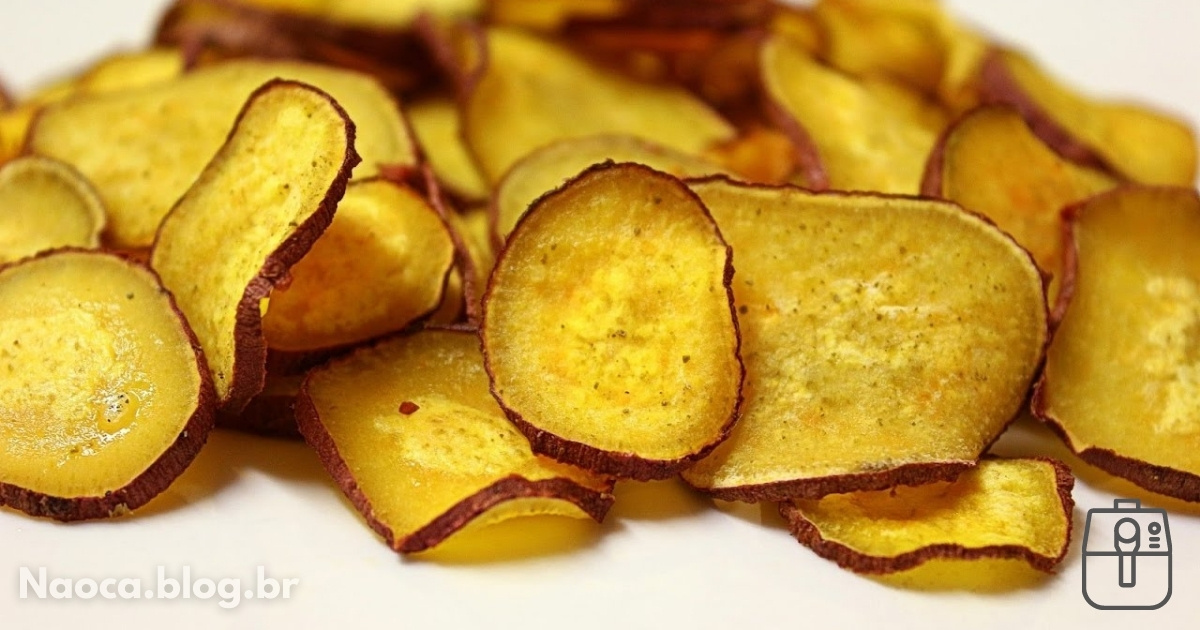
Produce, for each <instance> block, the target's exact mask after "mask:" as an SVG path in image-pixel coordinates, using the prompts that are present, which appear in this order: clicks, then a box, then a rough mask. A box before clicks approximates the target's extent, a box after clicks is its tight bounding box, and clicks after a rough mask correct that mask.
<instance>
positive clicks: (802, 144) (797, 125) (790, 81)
mask: <svg viewBox="0 0 1200 630" xmlns="http://www.w3.org/2000/svg"><path fill="white" fill-rule="evenodd" d="M760 64H761V67H760V72H761V73H762V80H763V85H764V86H766V90H767V95H768V98H769V100H770V105H771V113H772V115H773V118H774V119H775V122H776V124H777V125H779V127H780V128H781V129H783V130H784V131H786V132H788V133H789V135H791V137H792V140H793V142H794V143H795V144H796V150H797V152H798V153H799V156H798V159H799V160H800V163H801V164H803V165H805V169H804V170H805V178H806V179H805V181H806V182H807V183H808V185H809V186H810V187H813V188H817V189H820V188H825V187H828V188H835V189H839V190H864V191H876V192H885V193H908V194H914V193H916V192H917V190H918V189H919V188H920V185H921V173H922V170H923V169H924V167H925V160H926V158H927V157H928V156H929V151H930V150H931V149H932V148H933V145H934V143H935V142H936V140H937V132H936V131H932V130H930V129H929V126H928V123H927V122H926V121H925V120H924V119H923V114H922V113H921V112H920V110H914V109H912V108H905V107H896V106H895V104H894V102H893V97H882V98H881V97H880V96H878V95H876V94H875V93H874V92H873V91H872V90H871V89H869V88H867V87H865V86H864V85H862V84H861V83H859V82H858V81H855V80H854V79H852V78H850V77H848V76H845V75H843V74H841V73H839V72H838V71H836V70H833V69H832V68H828V67H825V66H822V65H821V64H820V63H819V62H818V61H817V60H815V59H813V58H812V57H811V56H810V55H809V53H808V52H807V51H806V50H805V49H804V48H803V47H802V46H801V45H800V44H798V43H796V42H793V41H791V40H790V39H789V38H787V37H784V36H779V35H773V36H770V37H768V38H767V40H766V41H765V42H764V43H763V47H762V50H761V52H760Z"/></svg>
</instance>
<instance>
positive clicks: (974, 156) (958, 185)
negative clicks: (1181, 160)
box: [921, 106, 1116, 303]
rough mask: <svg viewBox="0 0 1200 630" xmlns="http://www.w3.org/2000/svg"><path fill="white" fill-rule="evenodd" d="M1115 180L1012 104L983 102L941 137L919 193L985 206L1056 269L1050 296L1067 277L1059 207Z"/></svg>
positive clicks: (966, 205) (1001, 224) (1044, 267)
mask: <svg viewBox="0 0 1200 630" xmlns="http://www.w3.org/2000/svg"><path fill="white" fill-rule="evenodd" d="M1115 185H1116V182H1115V181H1114V180H1113V179H1112V178H1110V177H1108V176H1107V175H1105V174H1104V173H1102V172H1099V171H1095V170H1092V169H1089V168H1087V167H1083V166H1078V165H1076V164H1073V163H1071V162H1068V161H1066V160H1064V159H1063V158H1061V157H1059V155H1058V154H1056V153H1054V151H1052V150H1051V149H1050V148H1049V147H1047V146H1046V145H1044V144H1042V142H1041V140H1039V139H1038V137H1037V136H1035V135H1034V134H1033V132H1032V131H1030V129H1029V127H1027V126H1026V125H1025V121H1024V120H1023V119H1022V118H1021V115H1020V114H1019V113H1018V112H1017V111H1016V110H1015V109H1012V108H1009V107H1003V106H984V107H981V108H978V109H975V110H972V111H971V112H970V113H968V114H967V115H965V116H964V117H963V118H961V119H960V120H959V121H958V122H956V123H955V124H954V126H953V127H951V128H950V129H948V130H947V131H946V133H945V135H943V136H942V138H941V139H940V140H939V141H938V146H937V148H936V149H934V152H933V153H932V154H931V156H930V158H929V164H928V165H927V167H926V172H925V181H924V183H923V184H922V187H921V188H922V190H921V192H922V193H924V194H926V195H931V196H935V197H941V198H943V199H948V200H950V201H953V202H956V203H958V204H961V205H962V206H963V207H964V208H969V209H971V210H974V211H975V212H980V213H983V214H984V215H986V216H987V217H988V218H989V219H991V220H993V221H995V222H996V225H998V226H999V227H1000V228H1001V229H1002V230H1004V231H1006V232H1008V233H1009V234H1011V235H1012V236H1013V238H1015V239H1016V240H1017V242H1018V243H1020V244H1021V246H1022V247H1024V248H1025V249H1027V250H1029V253H1031V254H1033V258H1034V260H1036V261H1037V263H1038V266H1039V267H1041V268H1042V270H1044V271H1045V272H1046V273H1049V274H1051V275H1052V276H1053V279H1052V280H1051V284H1050V286H1049V287H1048V290H1047V294H1048V296H1049V299H1050V302H1051V303H1053V302H1054V296H1055V295H1057V292H1058V285H1059V282H1060V278H1061V277H1062V254H1063V236H1062V226H1061V223H1060V220H1059V213H1060V212H1061V211H1062V209H1063V208H1064V207H1066V206H1067V205H1069V204H1071V203H1073V202H1076V201H1081V200H1083V199H1086V198H1088V197H1090V196H1092V195H1094V194H1096V193H1098V192H1101V191H1104V190H1108V189H1109V188H1112V187H1113V186H1115Z"/></svg>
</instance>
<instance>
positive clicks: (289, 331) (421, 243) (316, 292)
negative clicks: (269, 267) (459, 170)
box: [262, 180, 454, 353]
mask: <svg viewBox="0 0 1200 630" xmlns="http://www.w3.org/2000/svg"><path fill="white" fill-rule="evenodd" d="M453 262H454V243H453V241H452V240H451V238H450V233H449V231H448V228H447V227H446V225H445V224H444V223H442V219H441V217H440V216H439V215H438V213H437V211H436V210H434V209H433V208H432V207H430V205H429V203H428V202H427V201H425V199H424V198H423V197H422V196H421V195H420V194H418V193H417V192H415V191H413V190H412V189H411V188H408V187H405V186H400V185H397V184H393V183H391V182H388V181H384V180H366V181H359V182H355V183H353V184H351V185H350V186H349V187H347V189H346V196H345V197H344V198H343V199H342V201H341V203H340V204H338V211H337V215H336V216H335V217H334V219H333V223H332V224H330V226H329V229H327V230H326V231H325V233H324V234H322V235H321V238H319V239H317V242H316V243H313V245H312V250H311V251H309V252H308V254H307V255H305V256H304V258H303V259H301V260H300V262H298V263H296V265H295V266H294V267H292V270H291V281H290V282H289V283H288V284H287V285H286V286H281V287H277V288H276V289H275V290H274V291H273V292H272V293H271V298H270V302H269V304H268V307H267V313H266V315H265V316H263V321H262V330H263V334H264V335H266V339H267V346H268V347H269V348H270V349H271V350H272V351H276V350H280V351H285V352H289V353H306V352H319V351H323V350H329V349H334V348H339V347H342V346H348V345H350V344H353V343H357V342H360V341H365V340H367V339H371V338H373V337H378V336H379V335H382V334H384V333H387V332H391V331H395V330H399V329H401V328H404V327H405V326H407V325H409V324H410V323H412V322H414V321H416V320H417V319H419V318H421V317H423V316H425V315H428V314H429V313H430V312H431V311H433V310H434V309H435V308H437V306H438V304H440V303H441V301H442V290H443V287H444V286H445V284H446V274H447V273H449V271H450V266H451V264H452V263H453Z"/></svg>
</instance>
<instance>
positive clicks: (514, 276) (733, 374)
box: [482, 164, 744, 479]
mask: <svg viewBox="0 0 1200 630" xmlns="http://www.w3.org/2000/svg"><path fill="white" fill-rule="evenodd" d="M732 276H733V267H732V265H731V252H730V250H729V248H728V247H727V246H726V244H725V241H724V239H723V238H722V237H721V233H720V232H719V231H718V230H717V228H716V226H715V225H714V224H713V221H712V217H710V216H709V214H708V211H707V210H706V209H705V207H704V205H703V204H702V203H700V201H699V200H698V199H697V198H696V196H695V195H693V194H692V193H691V192H690V191H689V190H688V189H687V187H685V186H684V185H683V184H682V183H681V182H680V181H679V180H677V179H675V178H673V177H671V176H669V175H666V174H664V173H659V172H658V171H654V170H652V169H650V168H649V167H646V166H642V165H640V164H616V165H613V164H603V165H599V166H595V167H592V168H591V169H588V170H587V171H584V173H583V174H581V175H580V176H579V177H577V178H575V179H573V180H571V181H570V182H568V183H567V184H566V185H565V186H563V187H562V188H560V189H558V190H557V191H554V192H552V193H549V194H547V195H546V196H544V197H542V198H541V199H540V200H539V201H537V202H536V203H535V204H534V205H533V207H532V208H531V209H530V211H529V212H528V213H526V214H525V216H524V217H523V218H522V219H521V221H520V222H519V223H518V224H517V227H516V229H515V230H514V232H513V233H512V234H511V235H510V237H509V241H508V247H507V248H506V249H505V250H504V251H503V252H502V253H501V255H500V259H499V261H497V263H496V269H495V270H494V271H493V272H492V276H491V279H490V282H489V285H488V291H487V293H486V294H485V297H484V317H483V329H482V338H483V348H484V353H485V357H486V361H487V367H488V372H489V373H490V374H491V377H492V391H493V392H494V393H495V395H496V398H497V400H499V401H500V404H501V405H502V406H503V407H504V408H505V410H506V412H507V413H508V416H509V419H511V420H512V421H513V422H514V423H516V424H517V426H518V427H519V428H520V429H521V431H522V432H523V433H524V434H525V436H526V437H528V438H529V440H530V442H532V444H533V450H534V451H535V452H538V453H544V454H546V455H549V456H551V457H553V458H555V459H558V460H560V461H563V462H567V463H570V464H575V465H577V466H581V467H583V468H587V469H590V470H594V471H597V472H601V473H606V474H613V475H618V476H624V477H630V478H634V479H655V478H665V477H669V476H671V475H673V474H675V473H676V472H678V471H679V470H681V469H682V468H685V467H686V466H687V465H689V464H690V463H691V462H693V461H695V460H696V459H698V458H699V457H702V456H703V455H704V454H705V453H707V452H708V451H710V450H711V449H712V448H714V447H715V446H716V445H717V444H718V443H720V442H721V441H722V440H723V439H725V437H726V436H727V435H728V433H729V430H730V429H731V427H732V426H733V424H734V422H735V421H736V419H737V413H738V407H739V405H740V402H741V385H742V379H743V376H744V370H743V368H742V363H741V359H740V357H739V356H738V348H739V346H740V337H739V334H738V329H737V323H736V321H735V319H734V316H733V312H732V308H733V302H732V299H733V296H732V293H731V291H730V281H731V279H732Z"/></svg>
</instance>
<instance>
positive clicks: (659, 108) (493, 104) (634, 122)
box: [463, 27, 734, 183]
mask: <svg viewBox="0 0 1200 630" xmlns="http://www.w3.org/2000/svg"><path fill="white" fill-rule="evenodd" d="M481 36H483V37H486V46H487V54H486V61H485V63H484V65H483V67H482V68H481V70H480V72H479V76H478V77H477V80H476V81H475V82H474V84H473V87H472V89H471V90H470V93H469V94H468V95H467V100H466V103H465V108H464V119H463V125H464V137H465V138H466V141H467V146H469V147H470V148H471V151H472V152H473V153H474V155H475V157H476V159H477V163H478V164H479V167H480V169H481V171H482V173H483V176H484V178H485V179H486V180H487V181H489V182H492V183H495V182H497V181H499V179H500V177H501V176H502V175H503V174H504V173H505V171H507V170H508V168H509V167H510V166H512V165H513V163H515V162H516V161H517V160H519V159H521V158H522V157H524V156H525V155H527V154H529V153H530V152H532V151H534V150H535V149H538V148H541V147H543V146H545V145H547V144H550V143H551V142H554V141H556V140H563V139H566V138H577V137H581V136H590V135H597V134H605V133H612V134H627V135H632V136H637V137H640V138H644V139H646V140H650V141H652V142H656V143H658V144H661V145H663V146H665V147H669V148H672V149H676V150H679V151H682V152H684V153H690V154H697V153H699V152H701V151H703V150H704V149H705V148H706V147H708V146H710V145H712V144H715V143H718V142H721V141H724V140H728V139H730V138H732V137H733V135H734V129H733V127H731V126H730V125H729V123H727V122H726V121H725V120H723V119H722V118H721V117H720V116H719V115H717V114H716V113H715V112H713V111H712V110H711V109H709V108H708V106H706V105H705V104H704V103H703V102H701V101H700V100H699V99H697V98H695V97H693V96H692V95H690V94H688V93H687V92H685V91H683V90H681V89H678V88H674V87H670V86H663V85H652V84H648V83H641V82H637V81H634V80H632V79H628V78H626V77H623V76H621V75H618V74H615V73H613V72H610V71H608V70H605V69H602V68H600V67H598V66H595V65H593V64H590V63H588V62H587V61H586V60H584V59H583V58H581V57H579V56H577V55H575V54H574V53H572V52H571V51H569V50H568V49H566V48H564V47H562V46H560V45H558V44H555V43H553V42H551V41H549V40H545V39H541V38H538V37H536V36H534V35H530V34H528V33H524V32H521V31H517V30H513V29H509V28H499V27H497V28H489V29H487V30H486V31H485V32H483V34H482V35H481Z"/></svg>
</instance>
